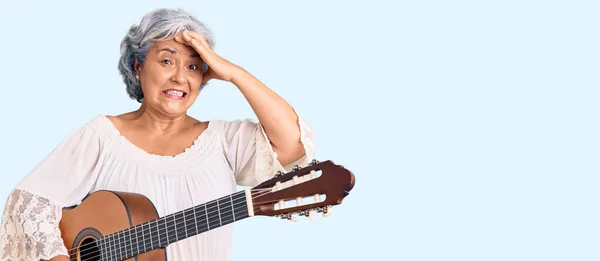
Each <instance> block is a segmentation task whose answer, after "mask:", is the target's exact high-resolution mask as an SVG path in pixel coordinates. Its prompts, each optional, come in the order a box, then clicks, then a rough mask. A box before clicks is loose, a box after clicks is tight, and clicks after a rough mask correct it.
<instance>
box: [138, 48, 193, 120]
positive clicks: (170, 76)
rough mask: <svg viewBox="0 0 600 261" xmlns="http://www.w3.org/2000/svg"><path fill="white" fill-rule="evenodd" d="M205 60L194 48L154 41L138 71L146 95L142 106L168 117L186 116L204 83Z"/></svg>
mask: <svg viewBox="0 0 600 261" xmlns="http://www.w3.org/2000/svg"><path fill="white" fill-rule="evenodd" d="M202 64H203V62H202V59H201V58H200V55H198V53H197V52H196V51H195V50H194V48H192V47H191V46H188V45H185V44H181V43H178V42H176V41H175V40H173V39H171V40H164V41H158V42H155V43H154V44H153V45H152V46H151V47H150V49H149V50H148V53H147V54H146V61H145V62H144V64H143V65H140V64H138V63H137V62H136V67H135V68H136V71H137V72H138V75H139V80H140V83H141V85H142V91H143V92H144V100H143V101H142V103H143V105H144V106H146V107H148V108H151V109H152V110H153V111H156V112H158V113H161V114H163V115H165V116H179V115H182V114H185V113H186V111H187V110H188V109H189V108H190V107H191V106H192V104H193V103H194V101H195V100H196V97H198V92H199V91H200V84H201V83H202V74H203V72H202Z"/></svg>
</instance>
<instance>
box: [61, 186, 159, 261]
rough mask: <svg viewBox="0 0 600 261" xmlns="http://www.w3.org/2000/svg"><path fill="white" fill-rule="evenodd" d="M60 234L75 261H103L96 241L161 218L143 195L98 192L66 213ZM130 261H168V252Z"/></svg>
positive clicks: (143, 255) (144, 254)
mask: <svg viewBox="0 0 600 261" xmlns="http://www.w3.org/2000/svg"><path fill="white" fill-rule="evenodd" d="M62 215H63V216H62V219H61V221H60V225H59V227H60V231H61V234H62V238H63V241H64V243H65V246H66V247H67V249H69V255H70V256H71V260H78V261H88V260H90V261H91V260H100V259H101V258H100V253H99V252H98V250H97V249H90V247H92V248H94V247H95V244H92V242H93V241H96V240H97V239H99V238H101V237H103V236H105V235H109V234H112V233H115V232H118V231H120V230H123V229H127V228H130V227H133V226H135V225H138V224H141V223H144V222H147V221H150V220H155V219H157V218H159V216H158V213H157V211H156V208H155V207H154V204H152V202H151V201H150V200H149V199H148V198H146V197H145V196H143V195H140V194H135V193H126V192H114V191H106V190H102V191H97V192H94V193H92V194H90V195H89V196H88V197H86V198H85V199H84V200H83V201H82V202H81V204H79V205H77V206H75V207H73V208H70V209H67V208H65V209H63V211H62ZM126 260H132V261H133V260H136V261H164V260H167V255H166V251H165V249H164V248H157V249H154V250H152V251H149V252H146V253H143V254H140V255H138V256H137V257H134V258H129V259H126Z"/></svg>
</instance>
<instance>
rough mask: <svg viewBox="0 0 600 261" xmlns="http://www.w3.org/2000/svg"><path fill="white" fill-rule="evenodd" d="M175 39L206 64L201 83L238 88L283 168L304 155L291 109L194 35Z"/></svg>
mask: <svg viewBox="0 0 600 261" xmlns="http://www.w3.org/2000/svg"><path fill="white" fill-rule="evenodd" d="M175 40H176V41H178V42H180V43H185V44H188V45H190V46H191V47H193V48H194V49H195V50H196V51H197V52H198V54H200V56H201V57H202V60H203V61H204V62H205V63H207V64H208V68H209V69H208V71H207V72H206V73H204V75H203V79H202V82H203V83H205V82H207V81H209V80H211V79H219V80H223V81H228V82H231V83H233V84H234V85H235V86H237V87H238V89H239V90H240V91H241V92H242V94H243V95H244V97H245V98H246V100H247V101H248V103H249V104H250V106H251V107H252V109H253V110H254V113H256V116H257V117H258V120H259V122H260V123H261V125H262V126H263V128H264V130H265V133H266V134H267V136H268V137H269V141H270V142H271V144H272V146H273V150H274V151H275V153H277V159H278V160H279V162H280V163H281V164H282V165H287V164H288V163H291V162H293V161H295V160H298V159H300V158H302V156H303V155H305V153H306V152H305V149H304V147H303V145H302V142H301V140H300V127H299V125H298V116H297V114H296V112H295V111H294V109H293V108H292V106H290V105H289V104H288V103H287V102H286V101H285V100H283V99H282V98H281V97H279V95H277V94H276V93H275V92H273V91H272V90H271V89H269V88H268V87H267V86H265V85H264V84H263V83H262V82H260V81H259V80H258V79H257V78H256V77H254V76H253V75H251V74H250V73H248V72H247V71H246V70H244V69H243V68H241V67H239V66H237V65H235V64H233V63H231V62H229V61H227V60H226V59H224V58H223V57H221V56H219V55H217V54H216V53H215V52H214V51H213V50H212V49H211V48H210V46H209V44H208V43H207V42H206V40H205V39H204V37H203V36H202V35H200V34H198V33H197V32H193V31H185V32H184V33H183V34H182V35H181V36H177V37H175Z"/></svg>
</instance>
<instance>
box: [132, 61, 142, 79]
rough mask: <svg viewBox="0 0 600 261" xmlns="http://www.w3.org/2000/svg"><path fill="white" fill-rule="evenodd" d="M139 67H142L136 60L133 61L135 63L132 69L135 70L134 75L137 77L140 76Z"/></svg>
mask: <svg viewBox="0 0 600 261" xmlns="http://www.w3.org/2000/svg"><path fill="white" fill-rule="evenodd" d="M140 67H142V65H141V64H140V63H138V60H137V58H136V59H135V62H134V64H133V69H134V70H135V73H136V74H137V75H140Z"/></svg>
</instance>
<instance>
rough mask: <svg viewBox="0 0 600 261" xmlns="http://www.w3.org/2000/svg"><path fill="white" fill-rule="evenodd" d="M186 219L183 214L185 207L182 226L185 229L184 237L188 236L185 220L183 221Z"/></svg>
mask: <svg viewBox="0 0 600 261" xmlns="http://www.w3.org/2000/svg"><path fill="white" fill-rule="evenodd" d="M186 219H187V217H186V216H185V209H184V210H183V228H184V230H185V238H187V237H188V232H187V222H185V220H186Z"/></svg>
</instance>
